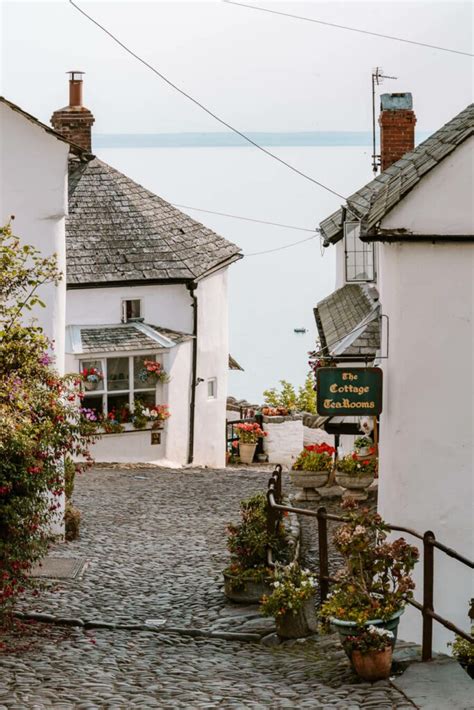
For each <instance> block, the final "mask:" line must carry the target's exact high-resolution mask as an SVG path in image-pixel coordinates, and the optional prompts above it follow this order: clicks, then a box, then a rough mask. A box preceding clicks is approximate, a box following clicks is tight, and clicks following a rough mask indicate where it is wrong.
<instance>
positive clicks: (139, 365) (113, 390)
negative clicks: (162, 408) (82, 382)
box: [80, 354, 156, 414]
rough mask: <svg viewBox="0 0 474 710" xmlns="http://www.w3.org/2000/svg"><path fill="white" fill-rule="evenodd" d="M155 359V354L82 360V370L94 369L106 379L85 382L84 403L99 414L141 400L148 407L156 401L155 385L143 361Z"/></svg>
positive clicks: (117, 410) (116, 409)
mask: <svg viewBox="0 0 474 710" xmlns="http://www.w3.org/2000/svg"><path fill="white" fill-rule="evenodd" d="M145 360H153V361H155V360H156V356H155V355H148V354H147V355H135V356H132V357H108V358H102V359H100V360H81V363H80V369H81V371H83V370H84V369H89V368H94V369H96V370H98V371H99V372H100V373H102V376H103V379H101V380H100V381H99V382H97V383H93V384H91V385H89V384H86V387H85V393H84V399H83V401H82V406H83V407H87V408H88V409H93V410H94V411H95V412H96V413H98V414H102V413H104V414H109V413H110V412H112V411H115V412H119V411H120V410H121V409H122V408H123V407H125V405H127V404H128V405H130V406H132V405H133V402H134V401H135V400H140V401H141V402H143V404H144V405H145V406H146V407H153V406H154V405H155V404H156V385H155V383H154V381H150V377H147V373H146V372H144V361H145Z"/></svg>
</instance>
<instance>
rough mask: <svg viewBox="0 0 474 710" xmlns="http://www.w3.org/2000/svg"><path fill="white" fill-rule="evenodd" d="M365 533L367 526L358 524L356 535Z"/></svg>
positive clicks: (355, 530)
mask: <svg viewBox="0 0 474 710" xmlns="http://www.w3.org/2000/svg"><path fill="white" fill-rule="evenodd" d="M364 533H365V527H364V526H363V525H356V527H355V529H354V535H363V534H364Z"/></svg>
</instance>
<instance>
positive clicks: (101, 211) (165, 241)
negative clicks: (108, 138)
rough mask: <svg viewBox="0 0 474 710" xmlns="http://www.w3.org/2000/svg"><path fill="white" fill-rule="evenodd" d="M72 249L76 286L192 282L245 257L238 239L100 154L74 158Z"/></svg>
mask: <svg viewBox="0 0 474 710" xmlns="http://www.w3.org/2000/svg"><path fill="white" fill-rule="evenodd" d="M66 249H67V280H68V285H70V286H74V285H87V284H93V283H97V282H100V283H103V282H107V281H110V282H113V281H117V280H124V281H127V280H129V281H146V280H147V279H166V280H168V279H183V280H189V281H191V280H193V279H196V278H199V277H202V276H203V275H205V274H206V273H207V272H208V271H210V270H212V269H214V268H216V267H218V266H220V265H223V264H225V263H230V262H232V261H234V260H236V259H238V258H240V257H241V256H242V255H241V253H240V248H239V247H237V246H236V245H235V244H232V243H231V242H228V241H227V240H226V239H224V238H223V237H220V236H219V235H218V234H215V232H213V231H212V230H210V229H208V228H207V227H205V226H204V225H202V224H200V223H199V222H196V221H195V220H194V219H192V218H191V217H189V216H188V215H186V214H184V213H183V212H180V211H179V210H178V209H176V208H175V207H173V206H172V205H170V204H169V203H168V202H166V201H165V200H163V199H161V198H160V197H158V196H157V195H154V194H153V193H152V192H150V191H149V190H146V189H145V188H144V187H142V186H141V185H138V184H137V183H135V182H133V180H131V179H130V178H128V177H127V176H125V175H123V174H122V173H120V172H118V171H117V170H115V169H114V168H112V167H110V166H109V165H107V164H106V163H104V162H102V161H101V160H98V159H97V158H95V159H93V160H91V161H89V162H81V161H79V160H75V159H72V160H71V161H70V167H69V216H68V218H67V222H66ZM83 265H85V266H86V267H87V268H86V269H83V268H82V267H83Z"/></svg>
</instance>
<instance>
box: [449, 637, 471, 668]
mask: <svg viewBox="0 0 474 710" xmlns="http://www.w3.org/2000/svg"><path fill="white" fill-rule="evenodd" d="M448 646H451V648H452V649H453V656H454V658H456V659H457V660H458V661H459V662H460V663H463V664H465V665H467V664H469V665H471V664H474V637H473V639H472V641H467V640H466V639H463V638H462V637H461V636H456V637H455V639H454V641H453V642H452V643H448Z"/></svg>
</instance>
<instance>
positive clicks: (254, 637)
mask: <svg viewBox="0 0 474 710" xmlns="http://www.w3.org/2000/svg"><path fill="white" fill-rule="evenodd" d="M13 616H14V617H15V618H16V619H19V620H28V621H40V622H42V623H44V624H52V625H55V626H74V627H77V628H82V629H84V630H85V631H89V630H91V629H104V630H112V631H149V632H150V633H153V634H157V633H158V634H160V633H171V634H178V635H180V636H192V637H194V638H211V639H223V640H225V641H247V642H250V643H259V642H260V640H261V636H260V634H252V633H239V632H232V631H206V630H205V629H195V628H186V627H180V626H166V625H163V626H161V625H160V626H159V627H158V626H156V627H154V626H153V625H151V624H141V623H136V624H133V623H129V624H123V623H114V622H108V621H87V620H86V619H79V618H74V617H62V616H53V615H52V614H43V613H40V612H22V611H14V612H13Z"/></svg>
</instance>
